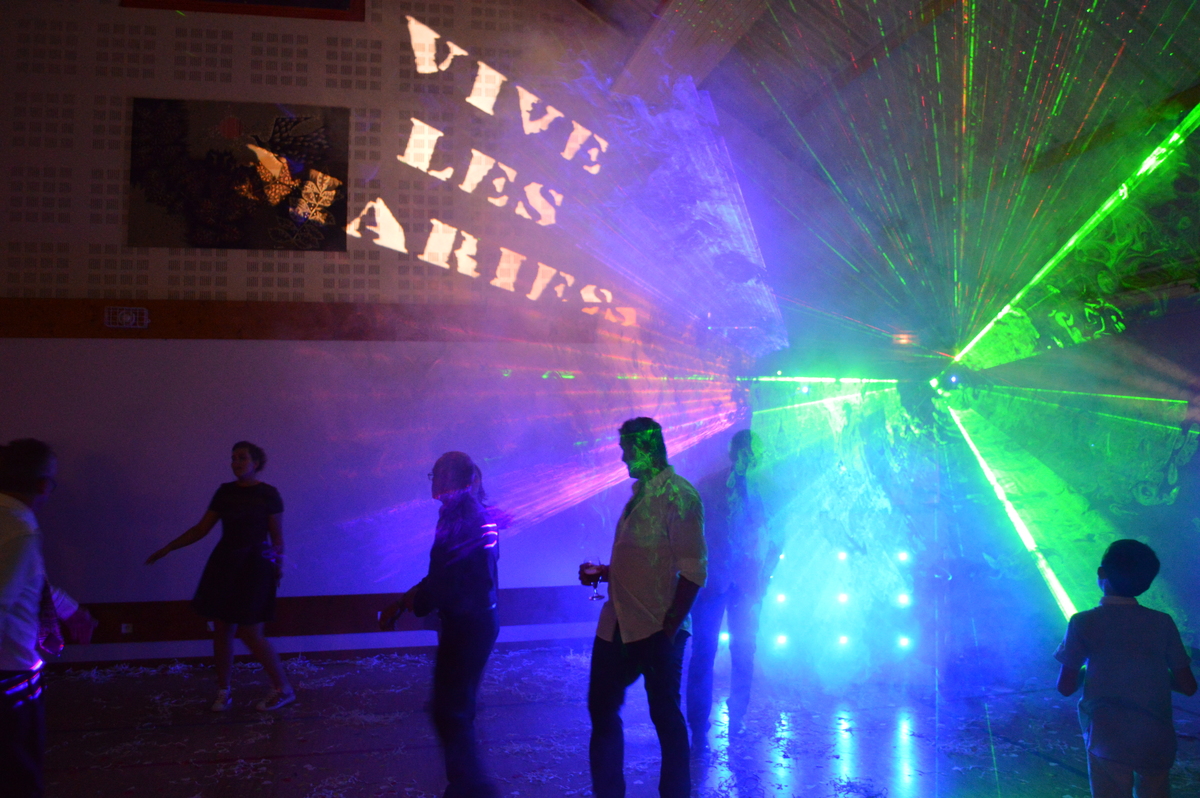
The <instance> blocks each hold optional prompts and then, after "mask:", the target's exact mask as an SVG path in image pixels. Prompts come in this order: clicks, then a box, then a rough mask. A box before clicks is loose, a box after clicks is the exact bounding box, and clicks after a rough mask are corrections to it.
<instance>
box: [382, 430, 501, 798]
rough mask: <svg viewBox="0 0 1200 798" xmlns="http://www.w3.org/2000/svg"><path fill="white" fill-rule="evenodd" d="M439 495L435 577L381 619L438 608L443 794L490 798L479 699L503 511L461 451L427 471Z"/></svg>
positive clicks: (436, 684) (436, 708) (492, 638)
mask: <svg viewBox="0 0 1200 798" xmlns="http://www.w3.org/2000/svg"><path fill="white" fill-rule="evenodd" d="M429 478H430V479H431V480H433V486H432V487H433V498H435V499H437V500H439V501H440V502H441V503H442V509H441V511H440V512H439V513H438V523H437V531H436V533H435V535H434V539H433V548H432V549H431V550H430V552H429V574H428V575H427V576H426V577H425V578H424V579H422V580H421V581H420V583H418V584H417V585H416V587H414V588H412V589H411V590H409V591H408V592H407V593H405V594H404V595H402V596H401V597H400V599H399V601H396V602H395V603H394V604H392V605H391V606H389V607H388V608H387V609H386V610H384V611H383V613H382V614H381V615H380V617H381V619H382V620H381V625H382V626H383V628H384V629H390V628H392V627H394V625H395V622H396V618H397V617H399V615H400V614H401V613H402V612H404V610H406V609H407V610H412V611H413V612H415V613H416V614H417V615H428V614H429V613H430V612H432V611H433V610H437V611H438V616H439V617H440V619H441V622H442V628H441V632H440V633H439V634H438V648H437V661H436V663H435V665H434V669H433V701H432V704H431V710H432V714H433V725H434V727H435V728H436V729H437V733H438V738H439V739H440V740H441V743H442V750H443V752H444V754H445V757H446V777H447V780H448V781H449V786H447V787H446V792H445V796H444V798H492V796H496V795H498V794H499V793H498V792H497V791H496V787H495V785H494V784H493V783H492V782H491V780H490V779H489V778H488V777H487V775H486V773H485V772H484V768H483V765H482V763H481V762H480V761H479V752H478V746H477V743H476V738H475V701H476V696H477V694H478V693H479V682H480V679H481V678H482V677H483V668H484V666H485V665H486V664H487V661H488V657H489V656H491V653H492V646H493V645H494V644H495V643H496V634H497V632H498V631H499V628H500V626H499V622H498V620H497V616H496V585H497V581H496V560H497V559H498V556H499V555H498V551H497V540H498V532H497V529H498V526H499V525H506V521H507V519H506V517H505V516H503V514H502V513H499V512H497V511H494V510H489V509H488V508H487V507H485V506H484V504H483V502H484V498H485V497H484V492H483V479H482V475H481V474H480V471H479V467H478V466H476V465H475V463H473V462H472V461H471V458H470V457H468V456H467V455H465V454H463V453H462V452H446V454H444V455H442V456H441V457H439V458H438V461H437V463H435V464H434V466H433V472H432V473H431V474H430V475H429Z"/></svg>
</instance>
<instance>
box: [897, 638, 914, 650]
mask: <svg viewBox="0 0 1200 798" xmlns="http://www.w3.org/2000/svg"><path fill="white" fill-rule="evenodd" d="M897 642H899V643H900V648H908V644H909V643H911V642H912V641H911V640H909V639H908V638H907V637H902V638H900V640H899V641H897Z"/></svg>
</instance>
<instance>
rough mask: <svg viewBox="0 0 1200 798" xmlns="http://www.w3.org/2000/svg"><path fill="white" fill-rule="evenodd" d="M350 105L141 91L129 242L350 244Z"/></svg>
mask: <svg viewBox="0 0 1200 798" xmlns="http://www.w3.org/2000/svg"><path fill="white" fill-rule="evenodd" d="M349 120H350V114H349V110H348V109H346V108H319V107H313V106H284V105H269V104H266V103H225V102H207V101H193V100H150V99H135V100H134V101H133V145H132V152H131V154H130V173H129V174H130V182H131V184H132V191H131V196H130V203H129V245H130V246H137V247H195V248H211V249H301V250H326V251H344V250H345V249H346V231H345V228H346V180H347V172H348V160H349V159H348V151H347V146H348V132H349Z"/></svg>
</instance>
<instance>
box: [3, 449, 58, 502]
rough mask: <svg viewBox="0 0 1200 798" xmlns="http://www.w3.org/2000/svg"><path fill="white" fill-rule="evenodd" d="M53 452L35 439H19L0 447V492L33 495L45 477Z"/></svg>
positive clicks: (52, 458)
mask: <svg viewBox="0 0 1200 798" xmlns="http://www.w3.org/2000/svg"><path fill="white" fill-rule="evenodd" d="M53 460H54V450H53V449H51V448H50V444H48V443H45V442H44V441H39V440H37V439H36V438H19V439H18V440H15V441H9V444H8V445H7V446H0V490H4V491H12V492H13V493H34V492H36V491H37V490H38V489H39V488H40V485H39V484H38V483H39V482H41V481H42V480H43V479H45V478H46V477H47V473H46V472H47V471H49V470H50V464H51V462H52V461H53Z"/></svg>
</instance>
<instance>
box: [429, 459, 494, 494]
mask: <svg viewBox="0 0 1200 798" xmlns="http://www.w3.org/2000/svg"><path fill="white" fill-rule="evenodd" d="M429 478H430V479H431V480H433V486H432V492H433V498H435V499H440V500H441V501H443V502H446V501H449V500H450V499H452V498H454V497H455V496H457V495H458V494H460V493H462V492H464V491H467V492H469V493H470V494H471V496H473V497H475V500H476V501H478V502H480V503H482V502H483V501H484V499H485V498H486V494H485V493H484V492H483V472H482V471H480V470H479V466H477V465H475V461H473V460H472V459H471V458H470V457H469V456H468V455H466V454H464V453H463V452H446V453H445V454H444V455H442V456H441V457H439V458H438V459H437V462H436V463H434V464H433V471H431V472H430V474H429Z"/></svg>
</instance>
